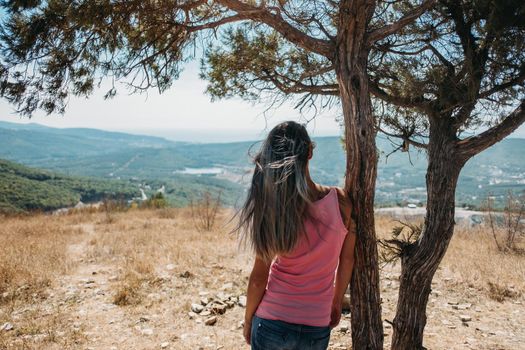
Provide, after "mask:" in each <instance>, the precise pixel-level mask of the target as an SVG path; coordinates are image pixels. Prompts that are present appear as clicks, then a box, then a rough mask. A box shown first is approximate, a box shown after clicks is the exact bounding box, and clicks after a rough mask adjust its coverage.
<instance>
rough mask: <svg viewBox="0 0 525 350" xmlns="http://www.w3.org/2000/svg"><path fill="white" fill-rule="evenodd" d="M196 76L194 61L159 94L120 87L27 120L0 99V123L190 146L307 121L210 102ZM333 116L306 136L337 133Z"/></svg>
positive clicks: (288, 112) (241, 104)
mask: <svg viewBox="0 0 525 350" xmlns="http://www.w3.org/2000/svg"><path fill="white" fill-rule="evenodd" d="M198 73H199V67H198V63H196V62H193V63H190V64H188V65H187V66H186V69H185V70H184V72H183V73H182V74H181V76H180V77H179V79H178V80H177V81H175V83H174V84H173V86H172V87H171V88H170V89H169V90H168V91H166V92H164V93H163V94H159V93H158V92H157V91H156V90H154V89H151V90H150V91H149V92H148V93H147V94H133V95H130V94H129V92H128V90H127V89H126V87H125V86H122V87H121V88H120V89H119V94H118V95H117V96H116V97H114V98H113V99H110V100H104V99H103V95H104V94H105V92H106V91H107V90H108V89H103V88H101V89H99V90H96V91H95V92H94V94H93V95H92V96H90V97H89V98H88V99H86V98H74V97H72V98H71V100H70V101H69V104H68V108H67V110H66V113H65V114H64V115H45V114H43V113H37V114H36V115H35V116H33V117H32V118H31V119H30V120H29V119H28V118H27V117H20V116H19V115H16V114H15V113H13V107H12V106H11V105H9V104H8V103H7V102H6V101H5V100H0V120H2V121H9V122H21V123H27V122H33V123H38V124H43V125H47V126H51V127H60V128H65V127H88V128H96V129H104V130H118V131H125V132H132V133H139V134H154V135H158V136H164V137H167V138H171V139H175V140H180V141H193V142H217V141H242V140H254V139H259V138H262V137H263V135H264V134H265V133H266V132H267V131H268V130H269V129H271V128H272V127H273V126H274V125H276V124H278V123H279V122H280V121H284V120H295V121H301V122H306V119H305V117H302V116H301V114H300V113H299V112H298V111H297V110H294V109H293V105H291V104H285V105H283V106H281V107H280V108H275V109H272V110H270V111H269V112H267V113H265V110H267V109H268V108H267V107H268V106H267V105H266V104H263V103H259V104H252V103H250V102H246V101H243V100H241V99H238V98H236V99H229V100H220V101H215V102H211V98H210V96H208V95H206V94H205V93H204V91H205V89H206V82H205V81H203V80H201V79H200V78H199V77H198ZM336 116H337V110H334V111H331V112H327V113H324V114H320V115H318V116H317V117H316V118H315V120H313V121H312V122H309V123H308V126H307V128H308V131H309V133H310V134H311V135H312V136H333V135H339V134H340V133H341V131H340V130H341V129H340V127H339V124H338V123H337V122H336Z"/></svg>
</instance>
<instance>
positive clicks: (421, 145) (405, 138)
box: [377, 126, 428, 149]
mask: <svg viewBox="0 0 525 350" xmlns="http://www.w3.org/2000/svg"><path fill="white" fill-rule="evenodd" d="M377 129H378V130H379V131H380V132H381V133H383V134H385V135H386V136H390V137H395V138H397V139H401V140H403V141H405V142H406V143H408V144H410V145H412V146H415V147H418V148H423V149H427V148H428V145H427V144H426V143H422V142H418V141H415V140H412V139H411V138H410V137H409V136H406V135H402V134H392V133H390V132H388V131H386V130H384V129H383V128H381V127H380V126H378V127H377Z"/></svg>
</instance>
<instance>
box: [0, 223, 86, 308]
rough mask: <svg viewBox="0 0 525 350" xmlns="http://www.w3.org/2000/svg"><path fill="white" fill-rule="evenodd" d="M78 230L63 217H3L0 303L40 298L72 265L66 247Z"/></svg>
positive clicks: (0, 233)
mask: <svg viewBox="0 0 525 350" xmlns="http://www.w3.org/2000/svg"><path fill="white" fill-rule="evenodd" d="M78 233H79V230H78V229H75V228H72V227H71V226H69V225H68V224H67V220H66V219H65V218H54V217H53V218H52V217H49V216H44V215H37V216H34V217H21V218H3V220H2V223H1V225H0V251H1V254H0V296H2V298H1V299H0V303H5V302H8V301H9V300H11V301H15V300H23V301H25V302H27V301H30V300H32V299H39V298H41V297H43V295H42V293H44V291H45V288H46V287H48V286H49V284H50V283H51V281H52V280H53V279H54V278H55V277H56V276H57V275H59V274H63V273H66V272H67V271H69V270H70V269H71V267H72V265H73V262H72V261H70V260H69V259H68V257H67V247H68V245H69V244H71V243H72V242H73V241H74V240H75V239H78Z"/></svg>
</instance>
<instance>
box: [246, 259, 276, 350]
mask: <svg viewBox="0 0 525 350" xmlns="http://www.w3.org/2000/svg"><path fill="white" fill-rule="evenodd" d="M270 264H271V262H266V261H264V260H262V259H260V258H258V257H256V258H255V262H254V263H253V268H252V272H251V274H250V280H249V281H248V296H247V301H246V311H245V313H244V339H245V340H246V343H247V344H248V345H250V332H251V328H252V318H253V315H254V314H255V311H256V310H257V307H258V306H259V304H260V302H261V300H262V297H263V296H264V293H265V291H266V284H267V283H268V274H269V272H270Z"/></svg>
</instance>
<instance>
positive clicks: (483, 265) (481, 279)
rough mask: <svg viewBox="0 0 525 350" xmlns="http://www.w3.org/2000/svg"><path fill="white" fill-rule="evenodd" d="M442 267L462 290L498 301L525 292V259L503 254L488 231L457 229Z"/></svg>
mask: <svg viewBox="0 0 525 350" xmlns="http://www.w3.org/2000/svg"><path fill="white" fill-rule="evenodd" d="M442 265H443V266H444V268H446V269H448V270H449V271H450V273H451V275H452V277H453V278H454V280H455V281H456V283H457V287H458V288H459V287H461V286H467V287H470V288H475V289H478V290H481V291H483V292H485V293H486V294H487V295H488V296H489V297H491V298H492V299H494V300H498V301H502V300H504V299H507V298H516V297H518V296H520V295H521V294H523V293H524V292H525V279H523V276H525V256H520V255H516V254H512V253H502V252H500V251H499V250H498V248H497V246H496V244H495V242H494V239H493V237H492V236H491V233H489V229H488V228H483V227H480V228H470V229H466V228H459V229H457V230H456V232H455V234H454V237H453V238H452V242H451V244H450V247H449V249H448V251H447V254H446V256H445V258H444V261H443V264H442Z"/></svg>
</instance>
